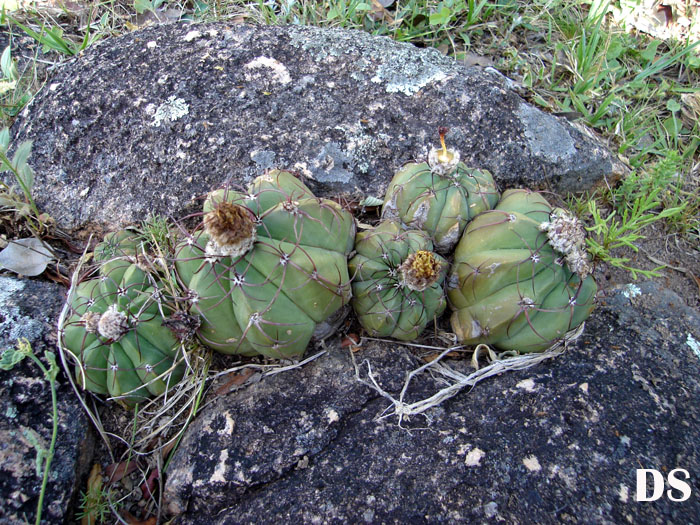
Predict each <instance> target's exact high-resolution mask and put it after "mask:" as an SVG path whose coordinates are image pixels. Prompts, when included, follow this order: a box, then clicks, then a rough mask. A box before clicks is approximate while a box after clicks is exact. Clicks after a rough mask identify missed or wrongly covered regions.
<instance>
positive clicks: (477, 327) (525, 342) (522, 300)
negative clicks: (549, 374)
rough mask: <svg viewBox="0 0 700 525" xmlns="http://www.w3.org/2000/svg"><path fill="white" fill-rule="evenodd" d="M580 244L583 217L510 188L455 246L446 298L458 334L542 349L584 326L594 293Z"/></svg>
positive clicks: (503, 344) (502, 345)
mask: <svg viewBox="0 0 700 525" xmlns="http://www.w3.org/2000/svg"><path fill="white" fill-rule="evenodd" d="M583 242H584V232H583V229H582V227H581V226H580V225H579V224H578V221H577V220H576V219H574V218H573V217H571V216H569V215H568V214H567V213H566V212H564V211H563V210H559V209H557V210H552V208H551V207H550V205H549V204H548V203H547V201H546V200H545V199H544V198H543V197H542V196H541V195H540V194H538V193H534V192H529V191H526V190H508V191H506V192H505V193H504V194H503V197H502V199H501V202H500V203H499V204H498V206H496V208H495V209H493V210H490V211H487V212H485V213H483V214H481V215H479V216H478V217H476V218H475V219H474V220H473V221H472V222H471V223H470V224H469V225H468V226H467V229H466V231H465V232H464V235H463V237H462V239H461V240H460V242H459V244H458V245H457V249H456V251H455V260H454V265H453V270H452V272H451V274H450V277H449V280H448V282H449V285H448V298H449V301H450V306H451V307H452V309H453V310H454V312H453V314H452V318H451V321H452V329H453V331H454V332H455V333H456V334H457V336H458V338H459V340H460V341H462V342H463V343H465V344H478V343H487V344H492V345H494V346H496V347H498V348H501V349H503V350H517V351H519V352H522V353H527V352H540V351H543V350H545V349H547V348H548V347H550V346H551V345H552V344H553V343H554V342H555V341H556V340H557V339H561V338H562V337H564V335H565V334H566V333H567V332H568V331H570V330H573V329H574V328H576V327H577V326H578V325H580V324H581V323H582V322H583V321H584V320H585V319H586V318H587V317H588V315H589V314H590V313H591V311H592V309H593V302H594V297H595V293H596V284H595V281H593V278H592V277H590V275H588V274H589V273H590V268H589V266H588V261H587V257H586V255H585V250H584V248H583Z"/></svg>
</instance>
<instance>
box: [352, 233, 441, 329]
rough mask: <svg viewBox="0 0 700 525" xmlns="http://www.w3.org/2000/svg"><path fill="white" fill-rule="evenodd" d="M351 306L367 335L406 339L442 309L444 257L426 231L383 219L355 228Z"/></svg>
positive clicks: (422, 327)
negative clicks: (435, 250)
mask: <svg viewBox="0 0 700 525" xmlns="http://www.w3.org/2000/svg"><path fill="white" fill-rule="evenodd" d="M355 250H356V252H357V253H356V255H355V256H354V257H353V258H352V259H350V262H349V263H348V267H349V269H350V274H351V275H352V276H353V282H352V291H353V298H352V306H353V309H354V311H355V313H356V314H357V317H358V320H359V321H360V324H361V325H362V326H363V327H364V328H365V330H367V331H368V332H369V333H370V334H371V335H373V336H377V337H393V338H396V339H400V340H403V341H410V340H413V339H415V338H416V337H418V336H419V335H420V333H421V332H422V331H423V329H424V328H425V327H426V325H427V324H428V323H429V322H431V321H433V320H434V319H435V318H437V317H438V316H440V314H442V312H443V311H444V310H445V305H446V301H445V295H444V292H443V289H442V282H443V281H444V280H445V275H446V274H447V261H445V259H443V258H442V257H441V256H440V255H438V254H436V253H433V251H432V250H433V245H432V242H431V241H430V239H429V238H428V236H427V234H426V233H425V232H422V231H418V230H403V229H402V228H401V227H400V226H399V225H398V224H397V223H396V222H392V221H384V222H382V223H381V224H379V226H377V227H376V228H373V229H371V230H367V231H364V232H360V233H358V234H357V239H356V242H355Z"/></svg>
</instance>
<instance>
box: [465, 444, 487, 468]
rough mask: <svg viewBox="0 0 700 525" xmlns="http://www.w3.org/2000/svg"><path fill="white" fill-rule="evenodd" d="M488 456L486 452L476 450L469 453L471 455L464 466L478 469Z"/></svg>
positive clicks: (466, 458)
mask: <svg viewBox="0 0 700 525" xmlns="http://www.w3.org/2000/svg"><path fill="white" fill-rule="evenodd" d="M484 456H486V452H484V451H483V450H481V449H480V448H474V449H472V450H470V451H469V453H468V454H467V455H466V457H465V458H464V464H465V465H466V466H467V467H478V466H479V465H480V464H481V460H482V459H483V458H484Z"/></svg>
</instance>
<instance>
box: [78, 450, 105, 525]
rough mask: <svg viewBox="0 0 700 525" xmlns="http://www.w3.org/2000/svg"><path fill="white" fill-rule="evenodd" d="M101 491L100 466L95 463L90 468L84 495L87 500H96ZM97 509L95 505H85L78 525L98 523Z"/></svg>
mask: <svg viewBox="0 0 700 525" xmlns="http://www.w3.org/2000/svg"><path fill="white" fill-rule="evenodd" d="M100 492H102V467H101V466H100V464H99V463H95V464H94V465H93V466H92V469H91V470H90V475H89V476H88V480H87V491H86V493H85V494H86V496H87V498H88V500H93V499H94V500H97V499H98V498H99V494H100ZM97 511H98V509H97V508H96V507H90V506H88V505H86V506H85V514H84V515H83V517H82V519H81V520H80V525H95V524H96V523H98V512H97Z"/></svg>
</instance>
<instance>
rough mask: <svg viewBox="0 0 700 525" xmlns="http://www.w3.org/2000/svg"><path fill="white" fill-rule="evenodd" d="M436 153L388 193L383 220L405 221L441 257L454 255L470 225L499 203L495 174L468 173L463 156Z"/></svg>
mask: <svg viewBox="0 0 700 525" xmlns="http://www.w3.org/2000/svg"><path fill="white" fill-rule="evenodd" d="M446 132H447V130H446V129H445V128H440V141H441V143H442V148H441V149H433V150H432V151H431V152H430V155H429V156H428V162H427V163H426V162H422V163H409V164H406V165H405V166H404V167H403V168H401V170H400V171H399V172H398V173H397V174H396V175H395V176H394V178H393V179H392V181H391V183H390V184H389V187H388V188H387V191H386V196H385V198H384V206H383V207H382V219H387V220H395V221H400V222H401V223H402V224H403V225H404V226H405V227H406V228H409V229H416V230H423V231H425V232H427V233H428V234H429V235H430V238H431V240H432V241H433V244H434V246H435V250H436V251H437V252H439V253H443V254H444V253H448V252H450V251H451V250H452V249H453V248H454V246H455V245H456V244H457V242H458V241H459V238H460V236H461V235H462V232H463V231H464V228H465V226H466V225H467V223H468V222H469V221H470V220H471V219H472V218H473V217H475V216H476V215H478V214H479V213H481V212H482V211H485V210H489V209H491V208H493V207H494V206H495V205H496V203H497V202H498V191H497V190H496V185H495V183H494V181H493V177H492V176H491V173H489V172H488V171H486V170H478V169H473V168H468V167H467V166H465V165H464V164H463V163H461V162H459V153H458V152H456V151H453V150H448V149H447V147H446V146H445V133H446Z"/></svg>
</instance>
